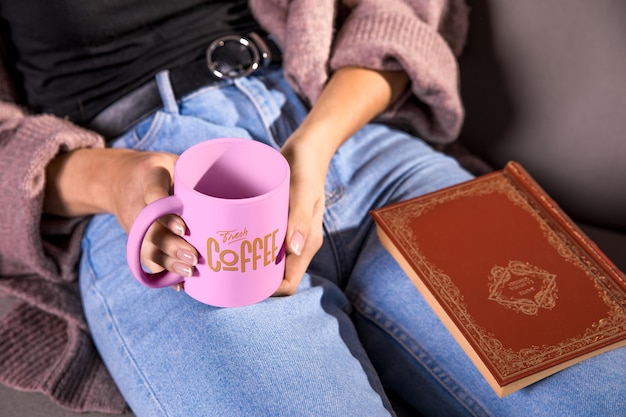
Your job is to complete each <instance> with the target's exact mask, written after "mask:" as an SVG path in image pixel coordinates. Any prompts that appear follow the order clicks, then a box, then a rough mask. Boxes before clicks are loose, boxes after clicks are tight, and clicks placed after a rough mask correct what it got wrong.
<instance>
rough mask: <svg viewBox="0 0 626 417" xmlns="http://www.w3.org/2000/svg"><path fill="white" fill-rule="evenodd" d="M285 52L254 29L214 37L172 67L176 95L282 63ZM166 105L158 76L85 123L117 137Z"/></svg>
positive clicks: (180, 95)
mask: <svg viewBox="0 0 626 417" xmlns="http://www.w3.org/2000/svg"><path fill="white" fill-rule="evenodd" d="M281 58H282V55H281V52H280V49H279V48H278V46H277V45H276V44H275V43H274V41H272V40H271V39H270V38H269V37H267V36H265V35H261V34H258V33H256V32H251V33H249V34H247V35H246V36H239V35H226V36H221V37H219V38H217V39H215V40H213V41H212V42H211V43H210V44H209V47H208V48H207V51H206V56H205V57H204V58H203V59H199V60H196V61H194V62H190V63H188V64H186V65H182V66H180V67H176V68H172V69H170V70H169V77H170V82H171V84H172V89H173V90H174V95H175V97H176V98H177V99H180V98H182V97H183V96H185V95H187V94H189V93H191V92H193V91H195V90H197V89H199V88H200V87H204V86H207V85H210V84H212V83H215V82H218V81H222V80H225V79H230V78H238V77H245V76H247V75H250V74H252V73H253V72H255V71H257V70H258V69H261V68H264V67H267V66H268V65H270V64H274V63H280V62H281V61H282V59H281ZM162 107H163V102H162V100H161V95H160V94H159V89H158V87H157V83H156V80H155V79H151V80H150V81H148V82H146V83H144V84H142V85H141V86H139V87H138V88H136V89H135V90H133V91H131V92H130V93H128V94H126V95H125V96H123V97H122V98H120V99H118V100H117V101H115V102H114V103H113V104H110V105H109V106H107V107H106V108H105V109H104V110H102V111H101V112H100V113H98V114H97V115H96V116H95V117H94V118H93V119H91V120H90V121H89V122H88V123H87V124H86V127H87V128H89V129H91V130H94V131H96V132H98V133H100V134H101V135H103V136H104V137H105V138H107V139H112V138H115V137H117V136H119V135H121V134H122V133H124V132H125V131H127V130H128V129H130V128H131V127H132V126H133V125H135V124H136V123H137V122H138V121H140V120H141V119H143V118H145V117H147V116H149V115H150V114H152V113H154V112H155V111H157V110H158V109H160V108H162Z"/></svg>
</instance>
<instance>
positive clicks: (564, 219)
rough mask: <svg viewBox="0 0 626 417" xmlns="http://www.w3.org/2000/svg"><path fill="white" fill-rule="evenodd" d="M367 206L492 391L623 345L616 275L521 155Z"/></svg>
mask: <svg viewBox="0 0 626 417" xmlns="http://www.w3.org/2000/svg"><path fill="white" fill-rule="evenodd" d="M371 215H372V217H373V218H374V220H375V222H376V224H377V232H378V235H379V236H380V239H381V242H382V243H383V245H384V246H385V248H387V250H388V251H389V252H390V253H391V254H392V255H393V257H394V258H395V259H396V261H397V262H398V263H399V264H400V265H401V266H402V268H403V269H404V271H405V272H406V274H407V275H408V277H409V278H410V279H411V280H412V282H413V283H414V284H415V286H416V287H417V289H418V290H419V291H420V292H421V293H422V295H423V296H424V298H425V299H426V300H427V301H428V303H429V304H430V306H431V307H432V308H433V310H434V311H435V312H436V313H437V315H438V316H439V318H440V319H441V320H442V322H443V323H444V324H445V326H446V327H447V329H448V330H449V331H450V332H451V334H452V335H453V336H454V337H455V339H456V340H457V342H458V343H459V344H460V345H461V347H462V348H463V349H464V350H465V352H466V353H467V355H468V356H469V358H470V359H471V360H472V362H473V363H474V365H475V366H476V367H477V368H478V370H479V371H480V372H481V374H482V375H483V377H484V378H485V379H486V380H487V382H488V383H489V385H490V386H491V387H492V388H493V390H494V391H495V392H496V394H498V395H499V396H500V397H503V396H505V395H508V394H510V393H512V392H514V391H516V390H518V389H521V388H523V387H525V386H527V385H529V384H532V383H533V382H536V381H537V380H539V379H542V378H545V377H547V376H548V375H551V374H553V373H555V372H558V371H560V370H562V369H564V368H566V367H568V366H571V365H573V364H575V363H577V362H579V361H582V360H584V359H586V358H589V357H592V356H594V355H598V354H601V353H603V352H606V351H608V350H611V349H615V348H617V347H620V346H625V345H626V276H625V275H624V274H623V273H622V272H621V271H619V270H618V269H617V267H616V266H615V265H614V264H613V263H612V262H611V261H610V260H609V259H608V258H607V257H606V256H605V255H604V254H603V253H602V252H601V250H600V249H599V248H598V247H597V246H596V245H595V244H594V243H593V242H592V241H591V240H590V239H589V238H588V237H587V236H586V235H585V234H584V233H583V232H582V231H581V230H580V229H579V228H578V227H577V226H576V224H575V223H574V222H573V221H572V220H571V219H570V218H569V217H568V216H567V215H566V214H565V213H564V212H563V210H562V209H561V208H560V207H559V206H558V205H557V204H556V203H555V202H554V200H552V199H551V198H550V197H549V196H548V195H547V194H546V192H545V191H544V190H543V189H542V188H541V187H540V186H539V185H538V184H537V183H536V182H535V181H534V180H533V178H532V177H531V176H530V175H529V174H528V173H527V172H526V171H525V170H524V168H523V167H522V166H521V165H520V164H518V163H516V162H509V164H507V166H506V167H505V168H504V169H502V170H501V171H496V172H493V173H490V174H487V175H484V176H481V177H478V178H476V179H473V180H471V181H468V182H465V183H462V184H458V185H455V186H452V187H449V188H446V189H443V190H439V191H436V192H433V193H430V194H427V195H424V196H421V197H417V198H414V199H411V200H407V201H404V202H400V203H396V204H392V205H389V206H386V207H383V208H381V209H378V210H374V211H372V213H371ZM416 320H417V318H416Z"/></svg>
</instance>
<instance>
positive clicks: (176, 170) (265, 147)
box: [174, 138, 291, 204]
mask: <svg viewBox="0 0 626 417" xmlns="http://www.w3.org/2000/svg"><path fill="white" fill-rule="evenodd" d="M244 141H245V143H246V144H248V145H252V146H257V147H259V149H263V151H268V152H273V153H275V154H277V155H276V156H277V158H276V159H277V161H280V164H281V165H283V169H284V174H285V175H284V176H283V178H282V180H281V181H280V182H279V183H278V184H276V186H275V187H273V188H272V189H271V190H269V191H267V192H265V193H263V194H259V195H255V196H253V197H242V198H226V197H216V196H213V195H210V194H205V193H203V192H201V191H198V190H196V189H195V188H194V187H193V186H190V185H189V184H188V183H187V182H186V181H184V180H183V179H182V178H184V175H181V173H180V172H179V170H182V169H184V168H183V165H184V164H182V163H180V164H179V161H181V162H184V160H182V159H181V158H184V157H185V155H190V153H188V152H189V151H190V150H193V149H194V148H196V149H197V148H204V147H207V146H211V145H217V144H219V143H224V142H240V143H243V142H244ZM290 175H291V171H290V166H289V162H288V161H287V159H286V158H285V157H284V156H283V155H282V154H281V153H280V152H279V151H278V150H277V149H275V148H273V147H272V146H270V145H268V144H265V143H263V142H259V141H256V140H254V139H246V138H214V139H208V140H206V141H204V142H200V143H197V144H195V145H193V146H192V147H190V148H188V149H187V150H186V151H185V152H183V153H182V154H181V155H180V156H179V159H178V161H176V164H175V165H174V176H175V177H178V178H180V179H179V180H178V182H175V187H176V186H183V187H184V188H185V189H186V190H187V191H188V192H190V193H193V194H197V195H199V196H202V197H203V198H208V199H212V200H215V201H222V202H225V201H227V202H228V203H229V204H250V203H254V202H255V201H261V200H264V199H267V198H270V197H271V196H273V195H274V194H276V193H279V192H281V190H282V188H283V186H284V185H285V182H288V181H289V180H290ZM174 194H176V190H174Z"/></svg>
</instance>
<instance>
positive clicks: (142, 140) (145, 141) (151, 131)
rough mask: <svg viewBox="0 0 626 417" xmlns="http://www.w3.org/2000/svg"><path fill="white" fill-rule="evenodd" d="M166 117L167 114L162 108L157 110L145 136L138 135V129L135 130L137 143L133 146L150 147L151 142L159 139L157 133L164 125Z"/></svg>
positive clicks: (137, 147) (138, 148)
mask: <svg viewBox="0 0 626 417" xmlns="http://www.w3.org/2000/svg"><path fill="white" fill-rule="evenodd" d="M164 119H165V114H164V113H163V112H162V111H161V110H157V111H156V112H155V113H154V116H153V118H152V121H151V122H150V127H149V128H148V131H147V132H146V134H145V135H143V137H139V136H138V135H137V131H136V130H135V131H134V132H133V136H134V137H135V140H136V143H135V144H134V146H133V149H134V150H141V149H147V148H149V147H150V144H151V143H153V142H154V141H155V140H156V139H157V135H156V133H157V132H158V131H159V130H160V129H161V126H163V123H164Z"/></svg>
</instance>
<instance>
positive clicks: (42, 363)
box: [0, 0, 467, 413]
mask: <svg viewBox="0 0 626 417" xmlns="http://www.w3.org/2000/svg"><path fill="white" fill-rule="evenodd" d="M338 3H341V6H339V7H336V4H338ZM250 5H251V8H252V10H253V12H254V14H255V16H256V18H257V19H258V20H259V22H260V23H261V24H262V25H264V26H265V28H266V29H267V30H268V31H269V32H271V33H273V34H275V36H276V37H277V39H278V40H279V42H280V43H281V45H282V46H283V48H284V68H285V73H286V76H287V77H288V79H289V81H290V82H291V83H292V85H293V86H294V88H296V90H297V91H298V92H299V93H300V94H301V96H302V97H303V98H304V99H305V100H307V101H308V102H309V103H314V102H315V100H316V98H317V97H318V95H319V93H320V91H321V89H322V87H323V86H324V84H325V82H326V80H327V78H328V74H329V73H331V72H332V71H333V70H334V69H336V68H339V67H342V66H346V65H355V66H366V67H370V68H376V69H404V70H405V71H406V72H407V73H408V74H409V75H410V77H411V79H412V94H407V95H406V97H405V98H404V99H403V100H401V101H400V102H399V103H398V104H397V105H395V106H394V108H392V109H389V110H388V111H387V112H386V113H385V114H384V115H382V116H381V119H384V120H385V121H387V122H392V123H395V124H399V125H401V126H403V127H406V128H410V129H412V130H413V131H414V132H415V133H416V134H419V135H421V136H422V137H424V138H426V139H428V140H431V141H433V142H435V143H446V142H451V141H453V140H454V138H455V137H456V135H457V134H458V132H459V129H460V127H461V122H462V118H463V110H462V106H461V101H460V99H459V96H458V86H457V79H458V71H457V63H456V59H455V55H456V54H458V53H459V52H460V50H461V48H462V45H463V42H464V39H465V32H466V23H467V11H466V7H465V5H464V3H463V2H462V0H343V1H342V2H337V1H335V0H251V1H250ZM338 18H340V19H341V20H342V22H343V23H342V26H341V28H340V30H339V31H337V32H335V29H334V25H335V24H336V22H337V19H338ZM2 62H3V64H4V60H3V61H2ZM0 67H1V68H0V99H1V100H2V101H1V102H0V167H1V168H0V169H1V170H2V171H1V178H2V181H1V182H0V207H2V210H0V291H2V292H4V293H7V294H9V295H12V296H14V297H16V298H17V299H19V302H17V303H16V304H15V305H14V307H13V308H12V309H11V311H9V312H8V313H7V314H6V315H4V316H3V317H1V318H0V382H2V383H4V384H6V385H9V386H12V387H15V388H18V389H22V390H28V391H39V392H42V393H44V394H46V395H48V396H49V397H51V398H52V399H53V400H54V401H56V402H57V403H59V404H60V405H62V406H64V407H66V408H68V409H71V410H75V411H99V412H109V413H120V412H122V411H124V409H125V407H126V405H125V401H124V399H123V398H122V396H121V394H120V393H119V391H118V390H117V388H116V386H115V384H114V382H113V380H112V379H111V377H110V375H109V374H108V372H107V370H106V368H105V367H104V365H103V363H102V362H101V360H100V358H99V356H98V354H97V352H96V350H95V348H94V346H93V343H92V341H91V339H90V336H89V329H88V328H87V325H86V323H85V320H84V318H83V315H82V309H81V301H80V296H79V293H78V290H77V285H76V263H77V260H78V258H79V255H80V239H81V235H82V231H83V229H84V225H85V221H86V220H87V219H80V218H74V219H65V218H54V217H51V216H46V215H43V214H42V201H43V192H44V185H45V167H46V165H47V164H48V162H49V161H50V160H51V159H53V158H54V157H55V155H56V154H58V153H59V152H66V151H71V150H73V149H76V148H81V147H102V146H105V143H104V140H103V139H102V137H100V136H99V135H97V134H96V133H94V132H90V131H87V130H84V129H82V128H80V127H77V126H75V125H73V124H71V123H69V122H67V121H65V120H63V119H60V118H56V117H54V116H50V115H34V114H31V113H29V112H28V110H27V109H24V108H22V107H20V106H18V105H16V104H15V100H14V98H15V95H14V94H13V92H14V90H13V89H12V87H11V86H12V85H11V82H10V79H9V77H8V74H7V72H6V71H5V69H4V67H3V66H0Z"/></svg>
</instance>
